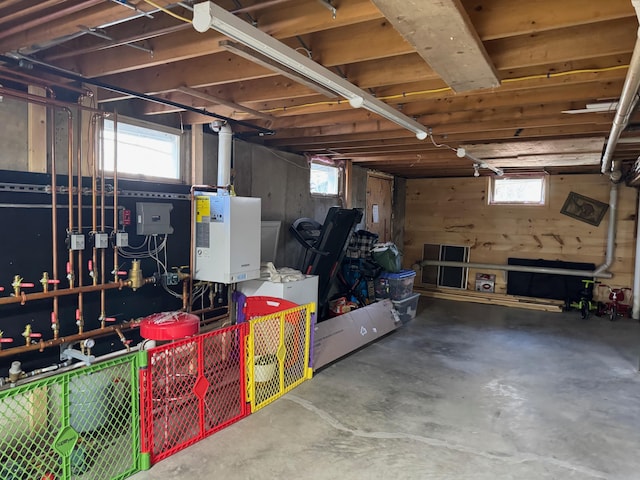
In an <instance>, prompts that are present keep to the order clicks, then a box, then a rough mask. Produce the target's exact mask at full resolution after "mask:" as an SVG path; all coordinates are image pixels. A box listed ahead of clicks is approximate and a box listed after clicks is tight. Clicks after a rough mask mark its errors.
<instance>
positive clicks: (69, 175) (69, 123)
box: [67, 109, 75, 288]
mask: <svg viewBox="0 0 640 480" xmlns="http://www.w3.org/2000/svg"><path fill="white" fill-rule="evenodd" d="M67 112H68V113H67V114H68V121H67V130H68V132H67V134H68V145H67V147H68V148H67V180H68V181H67V202H68V206H67V211H68V213H69V223H68V224H67V235H71V234H72V233H73V226H74V224H73V115H72V113H71V110H69V109H67ZM67 248H68V249H69V252H68V253H69V255H68V260H67V278H68V279H69V287H70V288H73V287H74V286H75V271H74V266H75V265H74V260H75V258H74V255H73V250H71V245H67Z"/></svg>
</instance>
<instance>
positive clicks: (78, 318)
mask: <svg viewBox="0 0 640 480" xmlns="http://www.w3.org/2000/svg"><path fill="white" fill-rule="evenodd" d="M76 320H80V309H79V308H76Z"/></svg>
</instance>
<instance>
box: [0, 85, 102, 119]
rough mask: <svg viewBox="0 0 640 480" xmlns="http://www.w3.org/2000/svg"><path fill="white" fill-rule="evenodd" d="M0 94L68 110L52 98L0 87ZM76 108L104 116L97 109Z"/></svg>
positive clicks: (59, 101)
mask: <svg viewBox="0 0 640 480" xmlns="http://www.w3.org/2000/svg"><path fill="white" fill-rule="evenodd" d="M0 94H2V95H4V96H6V97H10V98H17V99H19V100H25V101H27V102H31V103H37V104H39V105H55V106H56V107H61V108H69V103H68V102H63V101H62V100H55V99H52V98H45V97H41V96H40V95H33V94H31V93H25V92H21V91H19V90H13V89H11V88H6V87H0ZM77 107H78V108H79V109H80V110H84V111H87V112H93V113H100V114H105V112H103V111H102V110H98V109H97V108H91V107H85V106H83V105H77Z"/></svg>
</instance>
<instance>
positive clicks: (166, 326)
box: [140, 312, 200, 341]
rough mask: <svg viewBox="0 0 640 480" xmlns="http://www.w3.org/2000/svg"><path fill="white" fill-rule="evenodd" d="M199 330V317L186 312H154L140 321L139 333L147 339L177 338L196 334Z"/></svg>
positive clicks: (164, 339) (163, 339)
mask: <svg viewBox="0 0 640 480" xmlns="http://www.w3.org/2000/svg"><path fill="white" fill-rule="evenodd" d="M199 331H200V319H199V318H198V317H197V316H196V315H193V314H191V313H187V312H161V313H154V314H151V315H149V316H147V317H145V318H143V319H142V321H141V322H140V335H141V336H142V338H146V339H148V340H156V341H166V340H178V339H181V338H186V337H191V336H193V335H197V334H198V332H199Z"/></svg>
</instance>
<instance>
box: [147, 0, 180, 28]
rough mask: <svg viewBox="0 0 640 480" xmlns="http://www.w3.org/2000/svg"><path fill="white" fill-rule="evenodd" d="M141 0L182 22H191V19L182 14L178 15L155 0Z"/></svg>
mask: <svg viewBox="0 0 640 480" xmlns="http://www.w3.org/2000/svg"><path fill="white" fill-rule="evenodd" d="M143 1H144V3H148V4H149V5H151V6H152V7H155V8H157V9H158V10H160V11H162V12H164V13H166V14H167V15H170V16H172V17H173V18H177V19H178V20H180V21H182V22H186V23H191V20H189V19H188V18H185V17H182V16H180V15H178V14H177V13H174V12H172V11H171V10H169V9H168V8H165V7H163V6H161V5H158V4H157V3H156V2H153V1H152V0H143Z"/></svg>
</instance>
